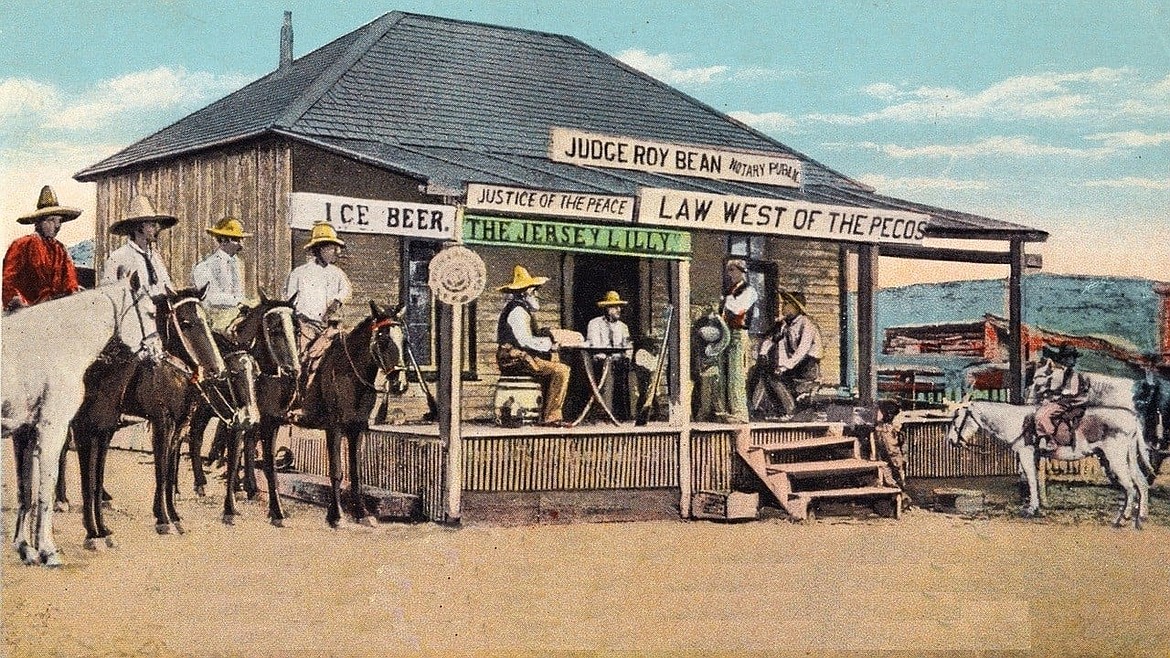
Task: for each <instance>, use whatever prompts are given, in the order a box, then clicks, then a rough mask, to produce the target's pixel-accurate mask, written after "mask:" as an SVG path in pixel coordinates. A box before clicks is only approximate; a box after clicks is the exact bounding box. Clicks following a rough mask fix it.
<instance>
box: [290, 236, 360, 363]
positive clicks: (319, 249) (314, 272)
mask: <svg viewBox="0 0 1170 658" xmlns="http://www.w3.org/2000/svg"><path fill="white" fill-rule="evenodd" d="M344 247H345V242H344V241H343V240H342V239H341V238H339V237H337V231H336V230H335V229H334V228H333V225H331V224H329V223H328V222H318V223H316V224H314V225H313V232H312V233H311V234H310V235H309V241H308V242H306V243H305V246H304V249H306V250H308V251H309V254H310V255H309V259H308V260H307V261H306V262H305V264H304V265H301V266H300V267H298V268H296V269H294V270H293V271H291V272H289V273H288V282H287V283H286V284H285V298H286V299H288V298H291V297H292V296H293V295H296V296H297V298H296V302H295V306H296V313H297V317H298V319H299V320H300V325H301V330H300V335H299V336H298V345H297V347H298V348H299V349H300V352H301V356H302V357H309V356H310V354H309V349H308V347H309V344H310V343H312V342H314V341H315V340H316V339H317V337H318V336H321V335H322V334H323V333H325V330H326V328H328V327H330V325H331V324H338V323H340V320H339V319H337V318H335V317H334V316H335V314H336V313H337V312H338V311H340V310H341V307H342V305H344V304H345V302H347V301H349V298H350V296H351V295H352V294H353V288H352V287H351V286H350V284H349V277H347V276H346V275H345V272H342V271H341V268H340V267H338V266H337V265H335V264H334V263H336V262H337V259H338V257H339V256H340V255H341V250H342V249H343V248H344ZM336 332H337V330H336V329H335V328H334V330H333V331H330V332H329V335H328V336H326V337H327V338H328V337H332V335H333V334H335V333H336ZM325 342H326V343H327V342H328V341H325Z"/></svg>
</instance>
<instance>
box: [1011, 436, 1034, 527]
mask: <svg viewBox="0 0 1170 658" xmlns="http://www.w3.org/2000/svg"><path fill="white" fill-rule="evenodd" d="M1016 456H1017V458H1018V459H1019V462H1020V469H1021V470H1022V471H1023V472H1024V478H1025V479H1026V480H1027V481H1028V506H1027V507H1025V508H1024V514H1025V516H1038V515H1040V485H1039V483H1038V482H1037V479H1036V471H1037V467H1038V464H1037V462H1038V461H1039V460H1038V459H1037V455H1036V449H1035V448H1033V447H1032V446H1023V447H1022V448H1020V449H1018V450H1017V451H1016Z"/></svg>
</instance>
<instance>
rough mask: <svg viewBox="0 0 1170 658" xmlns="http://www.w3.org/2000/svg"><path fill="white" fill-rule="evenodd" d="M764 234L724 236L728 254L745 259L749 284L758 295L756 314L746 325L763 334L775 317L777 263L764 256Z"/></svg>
mask: <svg viewBox="0 0 1170 658" xmlns="http://www.w3.org/2000/svg"><path fill="white" fill-rule="evenodd" d="M766 243H767V236H764V235H746V234H732V235H729V236H728V237H727V257H728V258H740V259H743V260H744V261H745V262H746V263H747V267H748V273H747V278H748V284H749V285H751V287H753V288H755V289H756V293H757V294H758V295H759V297H760V301H759V304H758V305H757V306H756V313H755V316H754V317H753V318H752V320H751V323H750V324H749V325H748V333H750V334H753V335H755V334H762V333H764V332H765V331H767V330H768V329H769V328H770V327H771V326H772V322H773V320H775V319H776V311H777V308H776V295H777V290H776V264H775V263H772V262H770V261H766V260H764V247H765V245H766Z"/></svg>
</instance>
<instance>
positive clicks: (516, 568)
mask: <svg viewBox="0 0 1170 658" xmlns="http://www.w3.org/2000/svg"><path fill="white" fill-rule="evenodd" d="M5 445H6V446H7V445H8V444H5ZM5 451H7V448H6V450H5ZM2 457H3V478H4V479H3V512H4V514H3V519H4V523H5V532H9V530H8V528H10V526H11V524H12V522H13V518H14V493H13V488H14V487H13V484H14V480H13V478H12V464H11V461H12V460H11V457H10V456H9V455H7V454H5V455H2ZM71 459H72V455H71ZM148 460H149V456H148V455H144V454H140V453H130V452H122V451H115V452H114V453H113V454H112V455H111V457H110V465H109V470H110V486H109V489H110V491H111V493H113V495H114V496H115V497H116V499H117V502H116V504H117V508H118V509H117V510H116V511H115V512H113V513H112V514H111V516H110V520H111V525H112V527H113V528H114V531H115V533H116V537H117V540H118V542H119V544H120V546H119V547H118V548H116V549H112V550H106V551H102V552H99V553H93V552H87V551H85V550H83V549H82V547H81V546H82V540H83V538H84V531H83V529H82V527H81V521H80V515H79V514H78V513H77V512H76V511H74V512H69V513H63V514H59V515H58V516H57V533H56V536H57V540H58V543H59V545H60V546H61V547H62V549H63V550H64V557H65V559H66V561H67V564H66V566H65V567H64V568H61V569H57V570H47V569H43V568H31V567H25V566H23V565H21V564H20V563H19V560H18V559H17V558H16V556H15V553H14V552H13V551H12V550H11V549H10V547H9V545H8V543H7V542H6V543H5V545H4V550H3V558H2V561H0V567H2V569H3V573H2V577H3V580H2V583H3V588H2V590H0V596H2V598H3V622H4V636H5V643H6V644H5V646H6V648H7V650H8V653H9V654H10V655H13V656H50V655H58V656H290V655H301V656H381V655H403V654H407V655H415V654H429V655H444V656H446V655H528V656H545V655H554V654H561V655H563V654H566V653H572V654H574V655H591V656H592V655H610V654H625V655H694V654H703V655H713V654H718V655H744V654H750V655H769V656H772V655H787V654H790V655H808V656H822V655H865V654H869V653H877V652H884V653H883V654H882V655H887V656H889V655H907V656H910V655H915V656H917V655H923V654H926V653H930V652H948V655H1045V656H1072V655H1093V656H1100V655H1117V656H1135V655H1151V656H1155V655H1156V656H1166V655H1170V624H1168V623H1167V619H1168V618H1170V560H1168V559H1167V558H1168V557H1170V492H1168V491H1167V490H1166V489H1164V488H1160V487H1159V488H1156V489H1155V498H1154V506H1153V518H1152V519H1151V522H1150V523H1149V524H1148V526H1147V528H1146V529H1145V530H1142V531H1135V530H1133V529H1132V528H1128V529H1122V530H1117V529H1113V528H1111V527H1109V526H1108V525H1107V524H1106V523H1105V521H1106V520H1108V519H1107V518H1106V517H1107V516H1109V515H1110V514H1112V511H1113V509H1114V504H1115V501H1116V495H1115V494H1114V493H1113V492H1111V491H1109V490H1107V489H1103V488H1100V487H1084V486H1080V487H1068V486H1062V485H1056V486H1054V488H1053V504H1054V507H1055V511H1054V512H1053V513H1052V514H1050V515H1049V516H1048V517H1046V518H1043V519H1037V520H1029V519H1020V518H1018V517H1016V516H1015V515H1014V508H1015V504H1014V503H1013V502H1012V501H1011V496H1012V495H1013V492H1012V491H1011V490H1012V486H1013V485H1012V483H1011V481H1010V479H1006V480H1005V479H1003V478H999V479H992V480H987V481H980V482H973V481H964V482H962V483H961V484H959V485H958V486H963V487H965V488H980V487H986V488H987V489H988V491H989V500H990V502H991V512H990V513H989V514H988V515H987V516H986V517H985V518H976V519H964V518H959V517H957V516H950V515H944V514H939V513H936V512H931V511H928V510H926V509H914V510H911V511H910V512H908V513H907V514H905V515H904V516H903V517H902V519H901V520H900V521H893V520H889V519H879V518H849V517H837V518H833V517H824V516H822V517H821V518H820V520H817V521H815V522H811V523H802V524H796V523H790V522H788V521H787V520H784V519H782V518H779V517H778V516H777V515H769V517H768V518H766V519H765V520H762V521H758V522H753V523H739V524H720V523H711V522H683V521H674V520H670V521H653V522H637V523H608V524H601V523H592V524H574V525H542V526H520V527H499V526H491V525H471V526H464V527H461V528H447V527H440V526H436V525H432V524H420V525H382V526H381V527H378V528H367V527H363V526H356V525H352V524H351V525H348V526H346V527H343V528H342V529H340V530H336V531H335V530H331V529H329V528H328V527H327V526H326V524H325V520H324V511H323V510H321V509H317V508H313V507H309V506H307V505H302V504H296V503H293V504H291V505H290V511H291V513H292V514H293V517H292V518H291V519H290V521H289V523H288V526H287V527H285V528H275V527H273V526H271V525H269V524H268V523H267V522H266V521H265V518H264V507H263V506H262V505H261V504H258V503H245V504H244V514H245V515H246V516H245V518H243V519H242V520H241V521H239V522H238V523H237V525H235V526H234V527H227V526H224V525H223V524H222V523H220V520H219V517H220V509H221V506H222V498H221V497H220V494H221V492H222V483H221V482H218V481H213V488H214V491H215V495H214V496H212V497H209V498H206V499H195V498H192V497H191V496H190V495H189V494H188V495H187V496H185V497H184V499H183V500H182V501H180V505H181V513H183V514H184V520H185V522H186V527H187V530H188V532H187V533H186V534H185V535H182V536H158V535H156V534H155V532H154V524H153V519H152V517H151V515H150V496H151V488H152V486H153V478H152V475H151V466H150V465H149V461H148ZM69 472H70V485H71V487H72V491H73V492H76V491H77V478H76V468H75V464H74V463H73V462H71V465H70V469H69ZM189 478H190V476H189V474H188V475H187V477H186V479H185V480H184V483H185V484H184V486H185V488H186V489H187V490H189V487H190V479H189ZM955 484H956V483H955V482H941V481H920V482H918V483H916V485H915V487H916V488H917V489H919V491H917V492H916V493H918V497H919V499H920V500H921V499H922V496H925V495H927V493H928V491H929V489H930V488H931V487H933V486H953V485H955ZM1083 503H1090V504H1092V505H1093V508H1092V509H1090V508H1089V507H1080V505H1081V504H1083Z"/></svg>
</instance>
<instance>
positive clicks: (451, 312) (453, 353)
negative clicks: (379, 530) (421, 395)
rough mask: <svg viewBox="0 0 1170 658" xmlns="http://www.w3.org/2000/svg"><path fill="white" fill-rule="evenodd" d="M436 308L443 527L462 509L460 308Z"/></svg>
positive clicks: (459, 228)
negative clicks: (443, 459) (443, 453)
mask: <svg viewBox="0 0 1170 658" xmlns="http://www.w3.org/2000/svg"><path fill="white" fill-rule="evenodd" d="M462 235H463V206H462V205H459V206H457V208H456V211H455V236H456V240H459V241H461V238H462ZM435 302H436V303H437V304H438V306H439V332H440V333H439V340H438V345H439V399H438V403H439V438H440V440H442V441H443V442H444V443H445V444H446V448H447V454H446V462H445V464H444V465H443V492H442V494H443V502H442V510H443V518H441V519H432V520H435V521H441V522H443V523H453V524H454V523H459V519H460V517H461V516H462V513H463V512H462V507H463V414H462V410H463V305H461V304H455V305H451V304H446V303H444V302H440V301H438V299H437V298H435Z"/></svg>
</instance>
